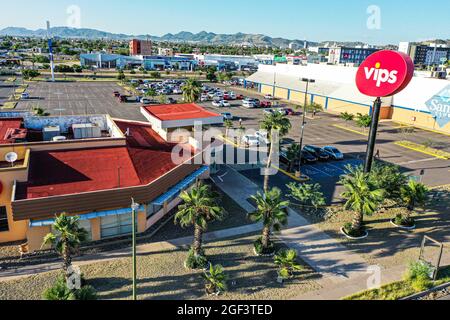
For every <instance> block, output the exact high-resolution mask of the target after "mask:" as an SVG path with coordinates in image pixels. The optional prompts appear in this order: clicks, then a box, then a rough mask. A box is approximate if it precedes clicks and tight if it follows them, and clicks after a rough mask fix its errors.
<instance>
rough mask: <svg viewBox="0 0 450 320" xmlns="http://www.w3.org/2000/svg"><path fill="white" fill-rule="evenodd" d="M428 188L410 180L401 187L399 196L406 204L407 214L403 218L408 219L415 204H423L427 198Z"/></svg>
mask: <svg viewBox="0 0 450 320" xmlns="http://www.w3.org/2000/svg"><path fill="white" fill-rule="evenodd" d="M427 193H428V188H427V187H426V186H425V185H424V184H423V183H420V182H417V181H414V180H410V181H409V182H408V184H407V185H405V186H403V187H402V189H401V198H402V200H403V202H404V203H405V204H406V208H407V214H406V216H405V220H407V221H408V220H410V218H411V214H412V212H413V211H414V209H415V207H416V205H423V204H424V203H425V201H426V200H427Z"/></svg>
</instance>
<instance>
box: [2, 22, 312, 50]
mask: <svg viewBox="0 0 450 320" xmlns="http://www.w3.org/2000/svg"><path fill="white" fill-rule="evenodd" d="M50 34H51V35H52V36H53V37H58V38H78V39H111V40H128V39H132V38H138V39H147V38H149V39H151V40H153V41H167V42H189V43H204V44H223V45H250V46H251V45H253V46H270V47H282V48H287V47H289V45H290V44H291V43H294V44H295V46H296V47H297V48H303V46H304V43H305V40H289V39H284V38H272V37H269V36H266V35H263V34H246V33H236V34H216V33H212V32H206V31H202V32H199V33H196V34H195V33H192V32H187V31H182V32H179V33H177V34H172V33H168V34H166V35H164V36H162V37H158V36H151V35H127V34H116V33H110V32H105V31H100V30H95V29H74V28H68V27H54V28H51V29H50ZM5 35H8V36H14V37H46V36H47V31H46V30H44V29H38V30H29V29H25V28H18V27H8V28H5V29H3V30H0V36H5ZM317 44H318V43H316V42H310V41H308V45H309V46H315V45H317Z"/></svg>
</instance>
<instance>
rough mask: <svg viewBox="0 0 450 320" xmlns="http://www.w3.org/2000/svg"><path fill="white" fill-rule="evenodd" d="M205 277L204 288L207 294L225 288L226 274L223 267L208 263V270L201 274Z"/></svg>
mask: <svg viewBox="0 0 450 320" xmlns="http://www.w3.org/2000/svg"><path fill="white" fill-rule="evenodd" d="M202 277H203V279H205V281H206V284H205V289H206V293H207V294H215V293H222V292H224V291H226V290H227V283H226V281H227V276H226V274H225V272H224V271H223V267H222V266H221V265H220V264H218V265H216V266H214V265H212V264H211V265H210V266H209V270H208V271H205V272H204V273H203V274H202Z"/></svg>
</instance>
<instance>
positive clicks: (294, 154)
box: [286, 143, 300, 172]
mask: <svg viewBox="0 0 450 320" xmlns="http://www.w3.org/2000/svg"><path fill="white" fill-rule="evenodd" d="M299 154H300V145H299V144H297V143H293V144H291V145H290V146H289V147H288V148H287V150H286V158H287V160H288V161H289V166H288V171H289V172H291V171H292V168H293V166H294V164H295V161H296V160H298V158H299Z"/></svg>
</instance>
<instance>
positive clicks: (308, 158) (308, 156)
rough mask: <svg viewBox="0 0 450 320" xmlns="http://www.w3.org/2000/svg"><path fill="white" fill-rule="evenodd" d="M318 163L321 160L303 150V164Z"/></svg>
mask: <svg viewBox="0 0 450 320" xmlns="http://www.w3.org/2000/svg"><path fill="white" fill-rule="evenodd" d="M317 161H319V159H318V158H317V157H316V156H315V155H314V154H312V153H310V152H308V151H306V150H302V164H313V163H316V162H317ZM297 163H298V162H297Z"/></svg>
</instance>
